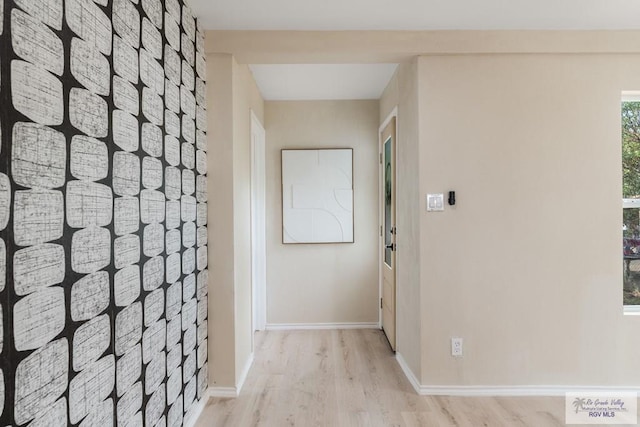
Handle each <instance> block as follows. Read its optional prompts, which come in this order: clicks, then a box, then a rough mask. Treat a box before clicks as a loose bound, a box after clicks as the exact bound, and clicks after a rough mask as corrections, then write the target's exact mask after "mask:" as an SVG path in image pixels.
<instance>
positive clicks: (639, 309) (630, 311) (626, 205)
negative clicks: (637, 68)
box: [621, 90, 640, 316]
mask: <svg viewBox="0 0 640 427" xmlns="http://www.w3.org/2000/svg"><path fill="white" fill-rule="evenodd" d="M639 101H640V91H638V90H628V91H623V92H622V96H621V103H622V102H639ZM633 208H636V209H640V199H622V209H633ZM622 309H623V313H624V315H625V316H640V305H628V304H624V303H623V304H622Z"/></svg>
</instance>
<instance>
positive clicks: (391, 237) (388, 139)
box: [380, 110, 397, 351]
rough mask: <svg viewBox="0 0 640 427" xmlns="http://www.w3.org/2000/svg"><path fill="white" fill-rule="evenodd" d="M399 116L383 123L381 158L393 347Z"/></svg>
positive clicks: (386, 303) (386, 314)
mask: <svg viewBox="0 0 640 427" xmlns="http://www.w3.org/2000/svg"><path fill="white" fill-rule="evenodd" d="M396 117H397V113H396V111H395V110H394V112H392V113H391V115H390V116H389V117H388V118H387V120H385V122H384V124H383V125H382V126H381V127H380V153H381V155H380V160H381V170H380V179H381V191H380V193H381V194H380V195H381V197H380V201H381V203H380V204H381V208H380V210H381V214H382V215H381V218H382V228H381V229H382V233H381V245H380V246H381V248H380V249H381V250H380V254H381V256H380V258H381V262H380V265H381V270H382V272H381V275H380V276H381V282H382V283H381V287H382V289H381V292H380V294H381V299H380V310H381V316H380V318H381V326H382V330H383V331H384V333H385V335H386V336H387V339H388V340H389V344H390V345H391V349H392V350H394V351H395V349H396V244H397V243H396V235H397V233H396Z"/></svg>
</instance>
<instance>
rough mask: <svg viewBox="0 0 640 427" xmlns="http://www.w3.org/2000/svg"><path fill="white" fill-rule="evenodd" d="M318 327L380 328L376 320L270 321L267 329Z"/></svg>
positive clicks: (281, 329)
mask: <svg viewBox="0 0 640 427" xmlns="http://www.w3.org/2000/svg"><path fill="white" fill-rule="evenodd" d="M319 329H380V326H379V324H378V323H377V322H361V323H359V322H355V323H270V324H267V327H266V330H267V331H295V330H319Z"/></svg>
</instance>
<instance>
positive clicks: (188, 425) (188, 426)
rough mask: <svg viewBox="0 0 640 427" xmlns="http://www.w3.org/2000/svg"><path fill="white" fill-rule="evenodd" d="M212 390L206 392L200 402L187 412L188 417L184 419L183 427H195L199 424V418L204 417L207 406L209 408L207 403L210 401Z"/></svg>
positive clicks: (195, 403)
mask: <svg viewBox="0 0 640 427" xmlns="http://www.w3.org/2000/svg"><path fill="white" fill-rule="evenodd" d="M210 391H211V388H208V389H207V391H205V392H204V395H203V396H202V397H201V398H200V400H199V401H196V402H194V403H193V406H191V409H189V411H188V412H187V415H186V416H185V419H184V424H183V427H195V425H196V423H197V422H198V418H200V415H202V411H204V408H205V406H207V402H208V401H209V397H211V396H210Z"/></svg>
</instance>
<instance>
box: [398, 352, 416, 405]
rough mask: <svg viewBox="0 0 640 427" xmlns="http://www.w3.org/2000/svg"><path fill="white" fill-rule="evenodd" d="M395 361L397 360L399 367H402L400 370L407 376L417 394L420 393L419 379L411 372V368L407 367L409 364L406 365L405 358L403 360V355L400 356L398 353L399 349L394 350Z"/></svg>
mask: <svg viewBox="0 0 640 427" xmlns="http://www.w3.org/2000/svg"><path fill="white" fill-rule="evenodd" d="M396 361H397V362H398V365H400V368H401V369H402V372H404V376H405V377H407V379H408V380H409V382H410V383H411V386H412V387H413V389H414V390H415V392H416V393H418V394H421V393H420V381H418V378H417V377H416V375H415V374H414V373H413V371H412V370H411V368H409V365H407V362H406V360H404V357H402V354H400V352H399V351H397V352H396Z"/></svg>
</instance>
